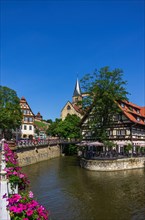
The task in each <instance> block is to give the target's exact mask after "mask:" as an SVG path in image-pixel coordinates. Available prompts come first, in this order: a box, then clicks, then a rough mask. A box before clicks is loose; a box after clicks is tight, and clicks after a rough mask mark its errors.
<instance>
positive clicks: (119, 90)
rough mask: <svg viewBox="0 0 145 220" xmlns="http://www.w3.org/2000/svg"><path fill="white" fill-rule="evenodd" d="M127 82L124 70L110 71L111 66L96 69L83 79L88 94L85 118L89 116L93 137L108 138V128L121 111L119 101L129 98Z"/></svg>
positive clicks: (85, 103)
mask: <svg viewBox="0 0 145 220" xmlns="http://www.w3.org/2000/svg"><path fill="white" fill-rule="evenodd" d="M126 84H127V82H126V81H124V80H123V71H122V70H121V69H114V70H112V71H110V69H109V67H103V68H101V69H100V70H99V71H97V70H95V72H94V74H87V75H85V76H84V78H83V79H82V80H81V87H82V91H83V92H84V93H86V94H88V95H87V96H86V98H85V99H84V100H83V102H82V108H83V109H84V110H87V112H86V115H85V117H84V118H86V117H88V118H89V120H88V125H87V126H88V127H89V130H90V132H91V135H92V138H93V139H97V140H100V141H105V140H107V133H106V129H107V128H108V127H109V126H110V125H111V124H112V123H113V120H112V119H113V116H114V115H115V114H116V113H119V108H118V105H117V101H119V100H128V99H127V95H128V94H129V93H128V92H127V91H126V88H125V86H126ZM83 120H84V119H83ZM82 122H83V121H82Z"/></svg>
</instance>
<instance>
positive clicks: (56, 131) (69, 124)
mask: <svg viewBox="0 0 145 220" xmlns="http://www.w3.org/2000/svg"><path fill="white" fill-rule="evenodd" d="M79 124H80V118H79V117H78V116H77V115H68V116H67V117H66V118H65V120H64V121H62V120H61V119H56V120H55V122H52V124H51V125H50V127H49V128H48V130H47V134H48V135H51V136H58V137H61V138H70V139H72V138H80V127H79Z"/></svg>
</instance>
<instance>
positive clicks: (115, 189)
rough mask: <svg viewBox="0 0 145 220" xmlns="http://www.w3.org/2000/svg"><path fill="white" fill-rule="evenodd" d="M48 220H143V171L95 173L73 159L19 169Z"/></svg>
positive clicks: (144, 174) (144, 207) (144, 196)
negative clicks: (29, 184)
mask: <svg viewBox="0 0 145 220" xmlns="http://www.w3.org/2000/svg"><path fill="white" fill-rule="evenodd" d="M23 171H24V172H25V173H26V174H27V175H28V177H29V179H30V181H31V190H32V191H33V193H34V196H35V198H36V199H37V200H38V201H39V203H41V204H42V205H43V206H45V208H47V210H49V211H50V213H51V218H52V220H145V170H144V169H136V170H128V171H118V172H95V171H88V170H85V169H83V168H81V167H80V166H79V164H78V160H77V158H75V157H61V158H55V159H52V160H48V161H44V162H41V163H38V164H34V165H30V166H27V167H24V168H23Z"/></svg>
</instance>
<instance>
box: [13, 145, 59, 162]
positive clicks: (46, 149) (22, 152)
mask: <svg viewBox="0 0 145 220" xmlns="http://www.w3.org/2000/svg"><path fill="white" fill-rule="evenodd" d="M17 156H18V163H19V166H27V165H30V164H35V163H38V162H40V161H44V160H48V159H51V158H55V157H59V156H60V147H59V145H56V146H39V147H37V148H36V147H29V148H22V149H18V150H17Z"/></svg>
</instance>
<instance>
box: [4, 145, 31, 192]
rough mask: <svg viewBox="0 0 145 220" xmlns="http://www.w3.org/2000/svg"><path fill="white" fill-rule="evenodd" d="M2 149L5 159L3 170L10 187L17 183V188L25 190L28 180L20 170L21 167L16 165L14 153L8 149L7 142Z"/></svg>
mask: <svg viewBox="0 0 145 220" xmlns="http://www.w3.org/2000/svg"><path fill="white" fill-rule="evenodd" d="M4 151H5V160H6V168H5V171H6V172H7V174H6V175H7V179H8V180H9V183H10V184H11V187H12V188H14V187H15V185H17V184H18V189H19V190H25V189H26V188H27V187H28V186H29V184H30V181H29V180H28V178H27V175H26V174H24V173H22V172H21V169H22V168H20V167H19V166H18V162H17V155H16V153H14V152H13V151H12V150H10V148H9V147H8V145H7V144H5V145H4Z"/></svg>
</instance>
